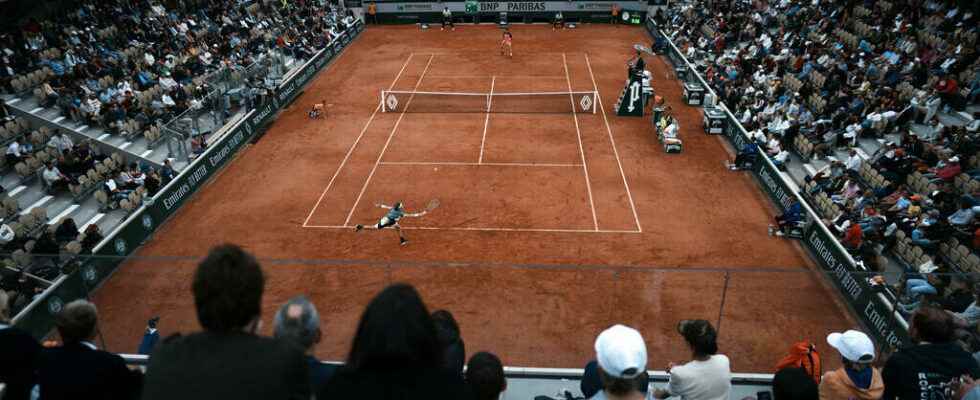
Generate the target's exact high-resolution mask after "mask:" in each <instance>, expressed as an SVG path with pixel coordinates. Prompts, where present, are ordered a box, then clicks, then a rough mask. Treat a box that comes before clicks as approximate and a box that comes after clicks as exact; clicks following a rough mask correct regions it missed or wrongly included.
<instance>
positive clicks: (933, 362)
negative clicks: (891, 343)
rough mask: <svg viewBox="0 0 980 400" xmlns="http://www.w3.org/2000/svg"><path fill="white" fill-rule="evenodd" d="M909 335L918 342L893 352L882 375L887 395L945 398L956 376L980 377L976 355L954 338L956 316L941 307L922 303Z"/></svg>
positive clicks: (914, 315)
mask: <svg viewBox="0 0 980 400" xmlns="http://www.w3.org/2000/svg"><path fill="white" fill-rule="evenodd" d="M909 325H911V326H910V327H909V335H910V336H911V337H912V341H913V342H915V343H916V344H915V345H913V346H910V347H906V348H904V349H901V350H899V351H898V352H897V353H895V354H893V355H892V356H891V357H890V358H889V359H888V362H886V363H885V368H884V369H883V370H882V372H881V375H882V378H883V380H884V383H885V393H884V396H883V397H882V398H883V399H887V400H893V399H941V398H945V395H944V394H943V392H944V391H945V385H946V383H947V382H949V381H950V380H951V379H953V378H957V377H960V376H962V375H969V376H971V377H973V378H977V377H980V367H978V366H977V361H976V360H975V359H974V358H973V356H972V355H971V354H970V353H968V352H966V351H964V350H963V349H962V348H961V347H960V346H959V345H958V344H956V343H955V342H954V338H953V333H954V330H955V324H954V322H953V316H952V315H950V314H949V313H947V312H946V311H943V310H941V309H939V308H936V307H933V306H930V305H922V306H920V307H919V308H918V309H917V310H916V311H915V313H914V314H912V319H911V321H910V324H909Z"/></svg>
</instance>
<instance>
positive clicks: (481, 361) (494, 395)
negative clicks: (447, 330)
mask: <svg viewBox="0 0 980 400" xmlns="http://www.w3.org/2000/svg"><path fill="white" fill-rule="evenodd" d="M466 384H467V385H469V387H470V392H472V393H473V399H474V400H499V399H500V398H501V396H500V395H501V394H502V393H503V392H504V391H505V390H507V378H506V377H504V364H503V363H501V362H500V359H499V358H497V356H495V355H493V354H492V353H487V352H483V351H481V352H479V353H476V354H474V355H473V357H470V361H469V362H467V363H466Z"/></svg>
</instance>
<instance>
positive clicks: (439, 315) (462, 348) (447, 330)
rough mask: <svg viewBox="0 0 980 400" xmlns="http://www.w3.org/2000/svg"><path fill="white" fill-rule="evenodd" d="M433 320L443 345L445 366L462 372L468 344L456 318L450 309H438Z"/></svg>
mask: <svg viewBox="0 0 980 400" xmlns="http://www.w3.org/2000/svg"><path fill="white" fill-rule="evenodd" d="M432 322H434V323H435V324H436V336H437V337H438V338H439V344H440V345H441V346H442V358H443V367H445V368H446V369H447V370H449V371H452V372H458V373H460V374H462V373H463V363H464V362H465V361H466V345H465V344H464V343H463V338H462V337H461V335H460V332H459V324H457V323H456V318H453V314H452V313H450V312H449V311H446V310H436V311H435V312H433V313H432Z"/></svg>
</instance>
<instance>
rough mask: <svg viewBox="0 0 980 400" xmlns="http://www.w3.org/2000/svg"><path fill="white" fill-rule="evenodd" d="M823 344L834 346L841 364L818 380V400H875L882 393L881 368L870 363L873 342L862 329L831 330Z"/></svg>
mask: <svg viewBox="0 0 980 400" xmlns="http://www.w3.org/2000/svg"><path fill="white" fill-rule="evenodd" d="M827 343H828V344H830V346H831V347H833V348H834V349H837V352H838V353H840V355H841V358H842V359H843V364H844V366H843V367H841V368H838V369H835V370H833V371H830V372H827V373H826V374H824V375H823V379H821V380H820V400H851V399H859V400H876V399H880V398H881V396H882V395H883V394H884V393H885V384H884V381H883V380H882V378H881V371H879V370H878V369H876V368H875V367H873V366H871V362H872V361H874V359H875V345H874V343H872V342H871V338H869V337H868V335H865V334H864V333H863V332H860V331H855V330H849V331H847V332H844V333H831V334H830V335H829V336H827Z"/></svg>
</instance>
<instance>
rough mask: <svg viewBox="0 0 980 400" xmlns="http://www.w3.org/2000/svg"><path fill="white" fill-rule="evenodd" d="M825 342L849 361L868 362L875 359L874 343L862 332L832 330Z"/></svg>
mask: <svg viewBox="0 0 980 400" xmlns="http://www.w3.org/2000/svg"><path fill="white" fill-rule="evenodd" d="M827 344H829V345H831V346H832V347H833V348H835V349H837V351H838V352H840V355H842V356H844V358H846V359H847V360H849V361H853V362H862V363H868V362H871V361H874V359H875V345H874V343H872V342H871V338H869V337H868V335H865V334H864V332H860V331H855V330H848V331H847V332H844V333H837V332H834V333H831V334H830V335H828V336H827Z"/></svg>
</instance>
